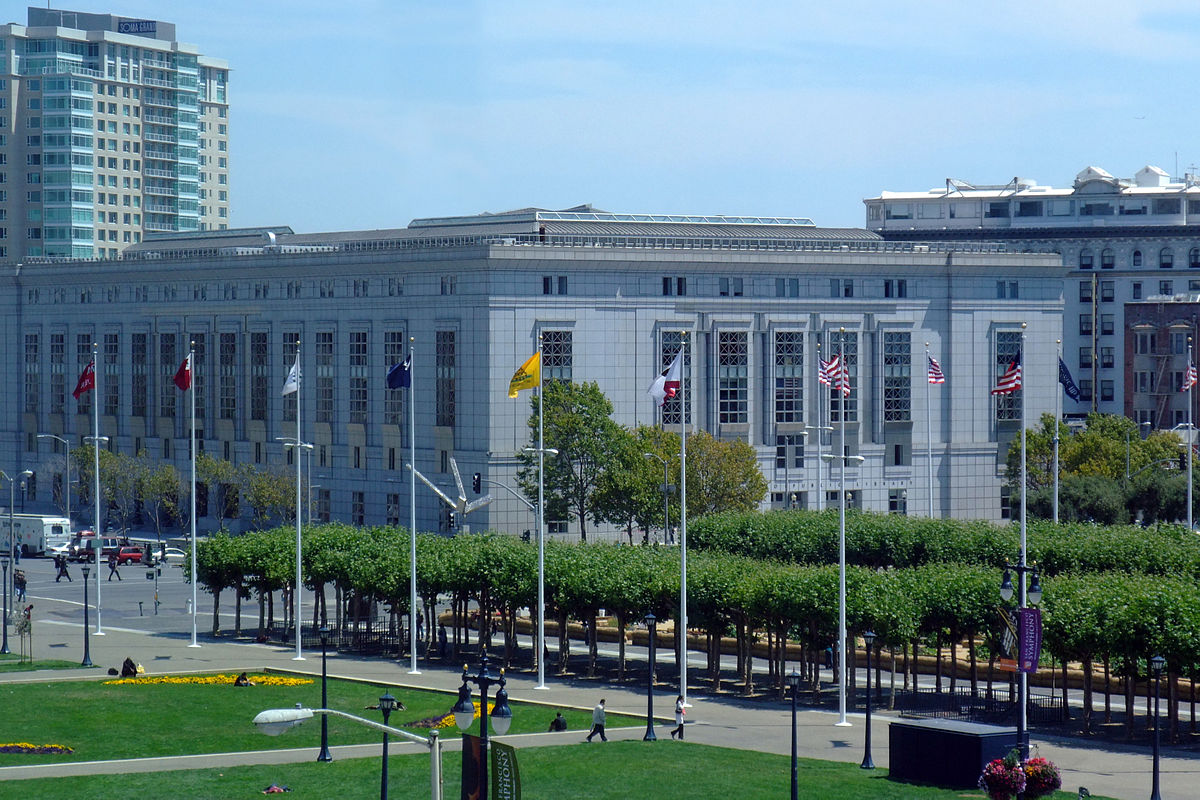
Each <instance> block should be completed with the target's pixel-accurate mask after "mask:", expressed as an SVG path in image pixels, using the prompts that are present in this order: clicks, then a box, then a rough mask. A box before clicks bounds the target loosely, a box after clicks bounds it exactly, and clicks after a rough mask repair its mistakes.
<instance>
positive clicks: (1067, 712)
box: [1062, 658, 1071, 722]
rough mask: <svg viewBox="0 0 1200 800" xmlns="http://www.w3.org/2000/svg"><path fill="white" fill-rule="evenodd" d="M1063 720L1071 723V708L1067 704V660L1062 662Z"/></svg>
mask: <svg viewBox="0 0 1200 800" xmlns="http://www.w3.org/2000/svg"><path fill="white" fill-rule="evenodd" d="M1062 720H1063V722H1070V721H1071V706H1070V705H1069V704H1068V702H1067V659H1066V658H1064V659H1063V660H1062Z"/></svg>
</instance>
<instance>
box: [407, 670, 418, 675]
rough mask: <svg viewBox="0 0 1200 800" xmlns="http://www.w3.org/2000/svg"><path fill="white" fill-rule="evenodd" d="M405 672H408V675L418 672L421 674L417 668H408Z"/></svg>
mask: <svg viewBox="0 0 1200 800" xmlns="http://www.w3.org/2000/svg"><path fill="white" fill-rule="evenodd" d="M407 674H408V675H420V674H421V670H419V669H410V670H409V671H408V673H407Z"/></svg>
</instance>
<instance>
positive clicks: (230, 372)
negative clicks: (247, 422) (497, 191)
mask: <svg viewBox="0 0 1200 800" xmlns="http://www.w3.org/2000/svg"><path fill="white" fill-rule="evenodd" d="M237 336H238V335H237V334H236V333H222V334H221V335H220V339H219V340H218V342H217V350H218V353H217V358H218V361H219V362H220V363H219V367H218V369H219V372H218V373H217V382H218V383H217V393H218V401H217V407H218V412H219V414H220V417H221V419H237Z"/></svg>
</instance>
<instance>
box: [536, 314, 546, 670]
mask: <svg viewBox="0 0 1200 800" xmlns="http://www.w3.org/2000/svg"><path fill="white" fill-rule="evenodd" d="M537 351H538V516H537V526H538V593H537V604H538V612H537V626H538V630H537V665H538V682H537V686H535V687H534V688H535V689H545V688H547V686H546V439H545V432H546V428H545V413H544V412H545V400H546V397H545V395H544V394H543V393H542V386H543V383H542V355H541V353H542V334H541V333H539V334H538V347H537Z"/></svg>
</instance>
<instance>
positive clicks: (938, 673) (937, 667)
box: [933, 637, 942, 694]
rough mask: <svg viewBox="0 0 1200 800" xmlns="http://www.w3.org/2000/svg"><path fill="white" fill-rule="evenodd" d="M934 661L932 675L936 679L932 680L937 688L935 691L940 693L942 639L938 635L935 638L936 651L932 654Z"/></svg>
mask: <svg viewBox="0 0 1200 800" xmlns="http://www.w3.org/2000/svg"><path fill="white" fill-rule="evenodd" d="M934 661H935V662H936V663H935V665H934V670H933V672H934V675H935V677H936V680H935V681H934V686H935V687H936V688H937V693H938V694H941V693H942V640H941V637H938V640H937V651H936V653H935V654H934Z"/></svg>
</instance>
